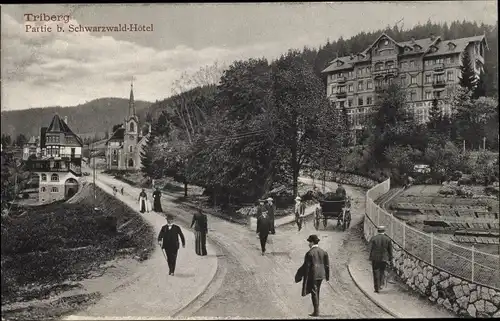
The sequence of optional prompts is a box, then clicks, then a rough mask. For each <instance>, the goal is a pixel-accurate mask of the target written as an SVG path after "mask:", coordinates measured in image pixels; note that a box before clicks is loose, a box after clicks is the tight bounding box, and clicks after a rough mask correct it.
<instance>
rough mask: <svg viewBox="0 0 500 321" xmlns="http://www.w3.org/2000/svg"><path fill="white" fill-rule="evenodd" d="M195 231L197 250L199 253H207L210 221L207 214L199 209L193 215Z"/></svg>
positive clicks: (202, 254) (195, 247)
mask: <svg viewBox="0 0 500 321" xmlns="http://www.w3.org/2000/svg"><path fill="white" fill-rule="evenodd" d="M193 225H194V231H195V246H194V249H195V252H196V254H197V255H201V256H204V255H207V233H208V222H207V216H206V215H205V214H203V212H202V211H201V210H200V209H199V210H198V212H197V213H196V214H194V216H193V220H192V221H191V228H193Z"/></svg>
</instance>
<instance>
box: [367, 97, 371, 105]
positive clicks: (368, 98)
mask: <svg viewBox="0 0 500 321" xmlns="http://www.w3.org/2000/svg"><path fill="white" fill-rule="evenodd" d="M366 104H367V105H371V104H372V97H367V98H366Z"/></svg>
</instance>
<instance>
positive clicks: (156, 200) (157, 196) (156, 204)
mask: <svg viewBox="0 0 500 321" xmlns="http://www.w3.org/2000/svg"><path fill="white" fill-rule="evenodd" d="M153 211H155V212H158V213H161V212H163V209H162V208H161V191H160V188H159V187H157V188H156V191H154V192H153Z"/></svg>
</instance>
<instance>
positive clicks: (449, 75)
mask: <svg viewBox="0 0 500 321" xmlns="http://www.w3.org/2000/svg"><path fill="white" fill-rule="evenodd" d="M446 75H447V78H448V81H453V70H448V72H447V74H446Z"/></svg>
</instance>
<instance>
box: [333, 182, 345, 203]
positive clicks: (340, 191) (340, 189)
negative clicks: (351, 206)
mask: <svg viewBox="0 0 500 321" xmlns="http://www.w3.org/2000/svg"><path fill="white" fill-rule="evenodd" d="M335 194H337V195H338V196H342V199H344V198H345V196H346V191H345V189H344V186H342V184H340V183H339V184H338V187H337V189H336V190H335Z"/></svg>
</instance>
